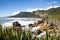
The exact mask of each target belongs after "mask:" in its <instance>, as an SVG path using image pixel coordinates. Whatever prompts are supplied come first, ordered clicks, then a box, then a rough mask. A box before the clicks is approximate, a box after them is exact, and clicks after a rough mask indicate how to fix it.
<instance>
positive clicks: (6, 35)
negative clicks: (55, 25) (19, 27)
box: [0, 25, 58, 40]
mask: <svg viewBox="0 0 60 40" xmlns="http://www.w3.org/2000/svg"><path fill="white" fill-rule="evenodd" d="M53 33H54V35H53V36H52V39H53V40H57V39H58V37H56V36H57V35H56V32H53ZM0 40H51V37H50V33H49V32H48V31H47V30H46V35H44V36H42V37H41V38H37V37H33V35H32V32H31V31H26V30H24V31H16V30H14V29H13V28H9V27H8V28H6V29H4V30H2V26H1V25H0Z"/></svg>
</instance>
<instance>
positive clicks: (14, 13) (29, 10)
mask: <svg viewBox="0 0 60 40" xmlns="http://www.w3.org/2000/svg"><path fill="white" fill-rule="evenodd" d="M57 7H60V6H49V7H47V8H33V9H27V10H22V11H16V12H13V13H12V15H16V14H18V13H19V12H32V11H36V10H48V9H50V8H57Z"/></svg>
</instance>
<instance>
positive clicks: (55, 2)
mask: <svg viewBox="0 0 60 40" xmlns="http://www.w3.org/2000/svg"><path fill="white" fill-rule="evenodd" d="M57 3H58V2H57V1H53V2H48V5H50V4H57Z"/></svg>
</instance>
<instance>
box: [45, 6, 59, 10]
mask: <svg viewBox="0 0 60 40" xmlns="http://www.w3.org/2000/svg"><path fill="white" fill-rule="evenodd" d="M57 7H60V6H49V7H48V8H46V9H47V10H48V9H50V8H57Z"/></svg>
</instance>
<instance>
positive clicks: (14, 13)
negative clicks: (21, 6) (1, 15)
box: [11, 11, 20, 15]
mask: <svg viewBox="0 0 60 40" xmlns="http://www.w3.org/2000/svg"><path fill="white" fill-rule="evenodd" d="M19 12H20V11H16V12H13V13H12V14H11V15H16V14H18V13H19Z"/></svg>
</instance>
